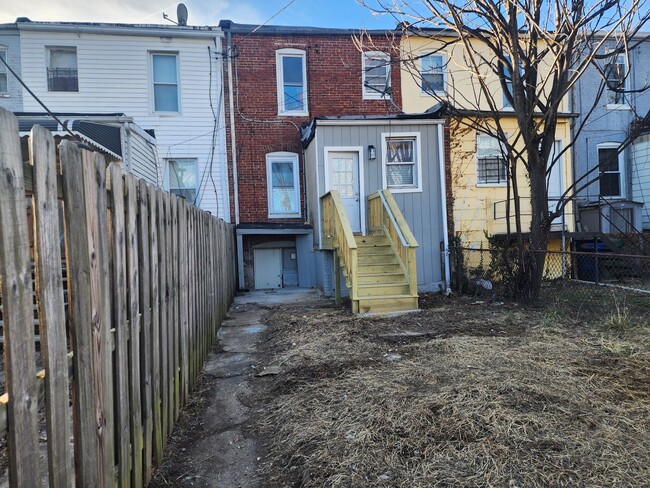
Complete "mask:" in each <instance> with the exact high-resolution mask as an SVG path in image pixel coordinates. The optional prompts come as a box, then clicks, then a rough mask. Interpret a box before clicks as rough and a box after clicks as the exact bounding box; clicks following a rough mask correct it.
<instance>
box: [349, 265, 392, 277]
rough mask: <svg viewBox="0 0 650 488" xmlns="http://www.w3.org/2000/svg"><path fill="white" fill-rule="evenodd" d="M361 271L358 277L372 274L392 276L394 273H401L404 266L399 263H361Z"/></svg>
mask: <svg viewBox="0 0 650 488" xmlns="http://www.w3.org/2000/svg"><path fill="white" fill-rule="evenodd" d="M358 264H359V269H358V272H357V276H363V275H371V274H382V273H383V274H386V273H388V274H392V273H401V272H402V266H400V264H399V263H395V262H394V263H378V262H371V263H361V262H359V263H358Z"/></svg>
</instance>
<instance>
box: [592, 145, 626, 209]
mask: <svg viewBox="0 0 650 488" xmlns="http://www.w3.org/2000/svg"><path fill="white" fill-rule="evenodd" d="M623 161H624V158H623V152H622V151H621V152H620V153H619V145H618V144H617V143H606V144H599V145H598V170H599V172H600V178H599V185H600V190H599V191H600V196H601V197H622V196H624V178H623V175H624V172H623Z"/></svg>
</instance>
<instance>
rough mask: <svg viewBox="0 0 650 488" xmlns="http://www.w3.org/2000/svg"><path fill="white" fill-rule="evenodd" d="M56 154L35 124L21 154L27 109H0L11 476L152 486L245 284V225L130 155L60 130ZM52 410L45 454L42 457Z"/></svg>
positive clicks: (1, 418) (1, 403)
mask: <svg viewBox="0 0 650 488" xmlns="http://www.w3.org/2000/svg"><path fill="white" fill-rule="evenodd" d="M56 150H57V148H56V145H55V141H54V139H53V137H52V134H51V133H50V132H49V131H47V130H45V129H43V128H42V127H38V126H37V127H34V129H33V130H32V132H31V137H30V138H29V154H30V156H29V159H30V162H29V164H26V163H23V158H22V157H21V142H20V139H19V133H18V123H17V120H16V118H15V117H14V116H13V115H12V114H11V113H9V112H6V111H4V110H1V109H0V279H1V286H0V290H1V291H0V294H1V295H2V307H3V308H2V319H3V324H2V325H3V336H4V337H3V339H4V343H3V347H4V369H5V386H6V387H5V391H6V393H5V395H3V396H2V397H0V436H4V435H7V451H8V459H9V481H10V484H11V486H16V487H18V486H21V487H35V486H42V484H43V482H44V480H45V479H47V480H48V482H49V486H52V487H69V486H73V485H76V486H80V487H101V486H111V487H112V486H116V485H117V486H121V487H130V486H134V487H138V486H144V485H146V484H147V482H148V481H149V479H150V478H151V476H152V471H153V466H154V463H157V464H159V463H160V462H161V460H162V454H163V449H164V447H165V441H166V439H167V437H168V436H169V434H170V433H171V431H172V428H173V426H174V423H175V421H176V420H177V418H178V415H179V410H180V409H181V407H182V406H183V405H184V404H185V403H186V401H187V399H188V394H189V392H190V391H191V389H192V386H193V385H194V383H195V382H196V379H197V376H198V374H199V372H200V369H201V367H202V364H203V361H204V360H205V358H206V356H207V354H208V352H209V351H210V349H211V347H212V344H213V341H214V339H215V335H216V331H217V328H218V326H219V324H220V323H221V321H222V320H223V318H224V316H225V314H226V312H227V310H228V307H229V305H230V303H231V301H232V298H233V295H234V293H235V269H234V264H235V256H234V252H235V251H234V230H233V227H232V226H231V225H229V224H226V223H225V222H224V221H223V220H220V219H217V218H214V217H212V216H211V215H210V214H208V213H206V212H203V211H201V210H199V209H197V208H196V207H194V206H193V205H191V204H189V203H187V202H186V201H185V200H183V199H180V198H177V197H175V196H173V195H170V194H169V193H166V192H163V191H161V190H160V189H158V188H154V187H151V186H149V185H147V184H146V183H145V182H144V181H142V180H138V179H136V178H135V177H134V176H133V175H130V174H126V175H125V174H124V173H123V172H122V169H121V168H120V167H119V166H111V167H109V168H108V171H107V170H106V165H105V162H104V159H103V158H102V156H101V155H99V154H97V153H93V152H91V151H88V150H86V149H82V148H80V147H79V146H78V145H77V144H76V143H75V142H71V141H63V142H62V143H61V144H60V145H59V147H58V158H57V155H56ZM26 195H28V196H31V197H32V202H33V214H34V215H33V221H34V225H33V227H34V256H33V261H32V258H31V257H30V252H29V246H28V243H29V237H28V219H27V217H26ZM60 201H62V202H63V203H62V205H63V215H64V229H65V231H64V235H65V253H64V255H62V252H61V243H60V230H59V229H60V227H59V211H58V209H59V205H60ZM62 263H64V265H63V267H62ZM32 267H33V268H34V275H35V284H34V285H35V286H33V283H32V271H33V269H32ZM64 276H65V279H64ZM64 285H65V286H64ZM35 310H36V312H35ZM35 317H36V319H37V324H38V331H37V332H38V334H39V339H40V341H39V342H40V353H41V361H42V365H43V371H40V372H38V373H37V371H36V350H37V347H39V346H38V345H36V344H35V330H34V324H35ZM69 363H71V369H70V370H69ZM70 386H71V387H72V388H71V389H70ZM43 407H44V408H43ZM39 411H40V412H39ZM43 411H44V416H45V419H46V429H47V435H46V437H47V441H46V442H47V461H48V462H47V466H40V467H39V463H41V457H42V456H41V455H40V454H39V452H40V450H41V449H43V450H44V447H43V448H41V447H39V446H42V444H43V442H42V440H41V441H39V437H43V435H42V434H39V421H40V415H43ZM71 438H72V439H73V442H72V443H71ZM45 475H46V476H47V478H46V477H45Z"/></svg>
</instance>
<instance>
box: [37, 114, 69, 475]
mask: <svg viewBox="0 0 650 488" xmlns="http://www.w3.org/2000/svg"><path fill="white" fill-rule="evenodd" d="M30 160H31V164H32V165H33V178H34V179H33V193H34V205H33V208H34V238H35V243H34V244H35V246H34V249H35V262H36V267H35V268H36V295H37V297H38V319H39V328H40V337H41V354H42V362H43V365H44V367H45V373H46V374H45V398H46V408H45V418H46V425H47V438H48V444H47V448H48V451H47V458H48V472H49V482H50V486H52V487H57V488H59V487H60V488H68V487H69V486H71V483H72V480H73V478H74V471H73V466H72V453H71V449H70V425H71V423H70V411H69V404H70V398H69V382H68V357H67V349H68V345H67V337H66V327H65V305H64V292H63V280H62V277H61V263H62V257H61V244H60V242H59V230H60V227H59V202H58V199H57V187H56V182H57V168H56V156H55V145H54V138H53V137H52V134H51V133H50V132H49V131H47V130H45V129H44V128H43V127H40V126H36V127H34V128H33V129H32V134H31V139H30Z"/></svg>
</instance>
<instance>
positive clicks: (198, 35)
mask: <svg viewBox="0 0 650 488" xmlns="http://www.w3.org/2000/svg"><path fill="white" fill-rule="evenodd" d="M16 27H18V29H19V30H23V31H45V32H65V33H74V34H104V35H106V34H109V35H118V36H124V35H129V36H144V37H175V38H193V39H212V38H214V37H223V32H222V31H221V29H219V28H218V27H215V28H214V29H213V30H212V29H211V30H208V29H201V30H199V29H194V28H187V29H179V28H164V27H160V26H153V25H152V26H140V25H132V26H130V25H124V26H118V25H113V24H75V23H69V24H58V23H36V22H31V21H21V22H16Z"/></svg>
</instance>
